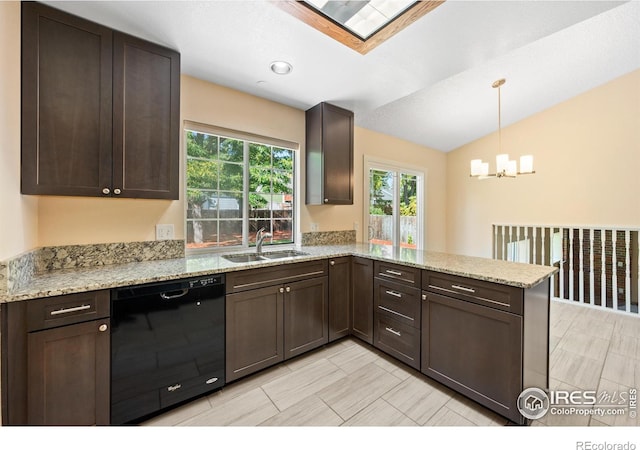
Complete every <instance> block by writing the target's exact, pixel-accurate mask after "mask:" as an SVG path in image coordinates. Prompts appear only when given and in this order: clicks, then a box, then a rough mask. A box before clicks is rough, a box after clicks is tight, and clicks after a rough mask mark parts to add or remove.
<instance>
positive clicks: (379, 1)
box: [303, 0, 419, 40]
mask: <svg viewBox="0 0 640 450" xmlns="http://www.w3.org/2000/svg"><path fill="white" fill-rule="evenodd" d="M303 3H305V4H307V5H309V6H310V7H312V8H313V9H315V10H317V11H318V12H320V13H321V14H323V15H325V16H326V17H328V18H329V19H331V20H332V21H334V22H336V23H337V24H338V25H340V26H341V27H343V28H345V29H346V30H347V31H349V32H350V33H352V34H354V35H356V36H357V37H359V38H361V39H363V40H366V39H368V38H369V37H371V36H372V35H373V34H375V33H376V32H377V31H379V30H380V29H382V28H384V27H385V26H386V25H388V24H389V23H391V22H392V21H393V20H395V19H396V18H397V17H398V16H400V15H402V14H403V13H404V12H405V11H406V10H408V9H409V8H411V7H412V6H413V5H415V4H416V3H419V2H415V1H411V0H368V1H335V0H306V1H304V2H303Z"/></svg>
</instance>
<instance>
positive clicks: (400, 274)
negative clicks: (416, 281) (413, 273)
mask: <svg viewBox="0 0 640 450" xmlns="http://www.w3.org/2000/svg"><path fill="white" fill-rule="evenodd" d="M385 272H387V273H390V274H391V275H396V276H398V277H399V276H402V272H398V271H397V270H391V269H387V270H386V271H385Z"/></svg>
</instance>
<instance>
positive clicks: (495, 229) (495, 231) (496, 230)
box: [493, 225, 498, 259]
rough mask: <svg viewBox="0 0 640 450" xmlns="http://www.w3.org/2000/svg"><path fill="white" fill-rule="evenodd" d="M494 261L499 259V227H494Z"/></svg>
mask: <svg viewBox="0 0 640 450" xmlns="http://www.w3.org/2000/svg"><path fill="white" fill-rule="evenodd" d="M493 259H498V225H494V226H493Z"/></svg>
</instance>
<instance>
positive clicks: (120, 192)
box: [21, 3, 180, 200]
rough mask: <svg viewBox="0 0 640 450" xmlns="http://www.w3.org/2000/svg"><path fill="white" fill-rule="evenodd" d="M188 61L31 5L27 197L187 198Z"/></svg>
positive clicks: (25, 42) (25, 96) (27, 16)
mask: <svg viewBox="0 0 640 450" xmlns="http://www.w3.org/2000/svg"><path fill="white" fill-rule="evenodd" d="M179 121H180V54H179V53H177V52H175V51H174V50H171V49H167V48H165V47H161V46H159V45H156V44H153V43H150V42H147V41H144V40H141V39H138V38H135V37H133V36H129V35H126V34H123V33H120V32H117V31H115V30H111V29H109V28H107V27H104V26H101V25H99V24H96V23H93V22H90V21H87V20H84V19H82V18H79V17H76V16H73V15H70V14H67V13H64V12H62V11H59V10H57V9H54V8H50V7H48V6H45V5H42V4H39V3H23V4H22V178H21V189H22V193H23V194H36V195H73V196H99V197H105V196H114V197H128V198H155V199H172V200H177V199H178V197H179V187H178V183H179V181H178V178H179Z"/></svg>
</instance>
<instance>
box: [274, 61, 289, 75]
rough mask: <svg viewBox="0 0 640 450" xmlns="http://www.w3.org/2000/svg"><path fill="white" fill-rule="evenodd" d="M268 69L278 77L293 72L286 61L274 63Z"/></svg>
mask: <svg viewBox="0 0 640 450" xmlns="http://www.w3.org/2000/svg"><path fill="white" fill-rule="evenodd" d="M270 67H271V71H272V72H273V73H277V74H278V75H287V74H289V73H291V71H292V70H293V66H292V65H291V64H289V63H288V62H286V61H274V62H272V63H271V66H270Z"/></svg>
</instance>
